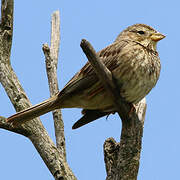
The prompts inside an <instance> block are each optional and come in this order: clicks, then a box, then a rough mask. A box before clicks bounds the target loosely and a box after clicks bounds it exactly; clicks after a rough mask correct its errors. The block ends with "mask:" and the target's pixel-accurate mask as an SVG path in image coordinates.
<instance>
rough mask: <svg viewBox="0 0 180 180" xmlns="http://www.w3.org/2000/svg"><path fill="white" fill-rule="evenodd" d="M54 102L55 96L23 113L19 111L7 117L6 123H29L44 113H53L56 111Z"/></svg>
mask: <svg viewBox="0 0 180 180" xmlns="http://www.w3.org/2000/svg"><path fill="white" fill-rule="evenodd" d="M56 100H57V96H54V97H52V98H49V99H48V100H46V101H44V102H42V103H40V104H37V105H35V106H32V107H30V108H28V109H25V110H23V111H20V112H18V113H16V114H14V115H12V116H10V117H8V118H7V120H6V121H7V122H10V123H12V124H13V125H18V124H22V123H24V122H26V121H29V120H31V119H33V118H36V117H38V116H41V115H43V114H45V113H48V112H50V111H53V110H55V109H56V107H55V101H56Z"/></svg>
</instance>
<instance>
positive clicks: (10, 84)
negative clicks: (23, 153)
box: [0, 0, 76, 180]
mask: <svg viewBox="0 0 180 180" xmlns="http://www.w3.org/2000/svg"><path fill="white" fill-rule="evenodd" d="M13 4H14V1H13V0H2V1H1V24H0V82H1V84H2V86H3V87H4V89H5V91H6V93H7V95H8V96H9V98H10V100H11V102H12V104H13V106H14V108H15V109H16V111H20V110H23V109H25V108H28V107H30V106H31V104H30V101H29V99H28V98H27V96H26V94H25V92H24V90H23V88H22V86H21V84H20V82H19V80H18V78H17V76H16V74H15V73H14V71H13V69H12V67H11V64H10V54H11V45H12V34H13ZM0 128H4V129H7V130H9V131H13V132H16V133H19V134H22V135H25V136H26V137H28V138H29V139H30V140H31V142H32V143H33V145H34V146H35V148H36V150H37V151H38V152H39V154H40V156H41V157H42V159H43V161H44V162H45V164H46V165H47V167H48V169H49V170H50V172H51V173H52V175H53V176H54V178H55V179H66V180H72V179H73V180H74V179H76V178H75V176H74V175H73V173H72V171H71V169H70V168H69V166H68V164H67V163H66V161H65V160H64V157H63V156H62V155H61V153H60V152H59V150H58V149H57V147H56V146H55V145H54V143H53V141H52V140H51V138H50V137H49V136H48V133H47V131H46V129H45V128H44V126H43V125H42V123H41V121H40V119H39V118H36V119H34V120H32V121H30V122H29V123H25V124H23V125H21V126H19V127H13V126H12V125H10V124H8V123H6V122H5V118H4V117H0ZM12 153H13V151H12ZM22 166H23V165H22Z"/></svg>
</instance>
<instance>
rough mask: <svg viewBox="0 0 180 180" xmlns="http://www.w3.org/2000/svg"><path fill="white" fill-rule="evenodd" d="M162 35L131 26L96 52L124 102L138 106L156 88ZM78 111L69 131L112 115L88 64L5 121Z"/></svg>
mask: <svg viewBox="0 0 180 180" xmlns="http://www.w3.org/2000/svg"><path fill="white" fill-rule="evenodd" d="M163 38H165V35H163V34H161V33H160V32H158V31H156V30H155V29H154V28H152V27H151V26H149V25H146V24H134V25H131V26H129V27H127V28H126V29H125V30H123V31H122V32H121V33H120V34H119V35H118V36H117V38H116V39H115V41H114V42H113V43H112V44H110V45H109V46H107V47H105V48H104V49H102V50H100V51H98V52H97V55H98V56H99V58H100V60H101V61H102V62H103V63H104V64H105V66H106V67H107V68H108V69H109V70H110V71H111V73H112V74H113V77H114V78H115V79H116V83H117V84H116V85H117V86H118V88H119V89H118V92H119V94H120V95H121V97H122V98H123V99H124V100H125V101H127V102H128V103H132V104H135V103H138V102H139V101H140V100H141V99H143V98H144V97H145V96H146V95H147V94H148V93H149V92H150V91H151V89H152V88H153V87H154V86H155V85H156V83H157V81H158V79H159V75H160V70H161V63H160V58H159V55H158V52H157V42H158V41H160V40H162V39H163ZM62 108H82V109H83V110H82V114H83V116H82V118H81V119H79V120H78V121H77V122H76V123H75V124H74V125H73V126H72V129H76V128H79V127H81V126H83V125H85V124H87V123H89V122H92V121H94V120H96V119H98V118H100V117H102V116H106V115H109V114H111V113H114V112H116V109H115V107H114V106H113V103H112V100H111V97H110V96H109V94H108V93H107V92H106V90H105V89H104V87H103V85H102V83H101V82H100V80H99V79H98V77H97V75H96V73H95V71H94V69H93V68H92V66H91V64H90V63H89V62H87V63H86V64H85V65H84V66H83V67H82V69H81V70H80V71H79V72H77V73H76V74H75V75H74V76H73V78H72V79H71V80H70V81H69V82H68V83H67V84H66V85H65V87H64V88H63V89H62V90H61V91H59V92H58V93H57V95H55V96H53V97H51V98H49V99H47V100H46V101H43V102H42V103H40V104H37V105H35V106H32V107H30V108H28V109H25V110H23V111H20V112H17V113H16V114H14V115H12V116H10V117H8V118H7V120H6V121H7V122H9V123H12V124H13V125H17V124H21V122H22V120H23V122H25V121H29V120H31V119H33V118H35V117H38V116H41V115H43V114H45V113H48V112H50V111H53V110H55V109H62Z"/></svg>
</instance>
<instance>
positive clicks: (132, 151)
mask: <svg viewBox="0 0 180 180" xmlns="http://www.w3.org/2000/svg"><path fill="white" fill-rule="evenodd" d="M81 48H82V49H83V51H84V53H85V54H86V56H87V58H88V60H89V62H90V63H91V65H92V66H93V68H94V70H95V72H96V74H97V76H98V77H99V79H100V81H101V82H102V84H103V85H104V88H105V89H106V91H107V93H109V95H111V98H112V103H113V104H114V106H115V107H116V109H117V112H118V114H119V116H120V117H121V119H122V131H121V141H120V144H118V143H116V142H115V140H113V139H112V138H110V139H107V140H106V141H105V143H104V155H105V163H106V171H107V178H106V179H107V180H135V179H137V174H138V169H139V159H140V151H141V140H142V134H143V124H144V117H145V111H146V103H145V99H143V100H142V101H141V102H140V103H139V104H138V105H137V106H135V109H136V111H133V112H131V113H130V115H129V112H130V110H131V108H132V107H133V106H132V105H130V104H129V103H127V102H125V101H124V100H123V99H122V97H120V94H119V93H118V92H119V91H118V87H117V86H116V79H115V78H114V77H113V74H112V73H111V72H110V71H109V70H108V69H107V67H106V66H105V65H104V64H103V62H102V61H100V58H99V57H98V55H97V54H96V52H95V50H94V49H93V47H92V46H91V44H90V43H89V42H88V41H86V40H85V39H83V40H82V41H81ZM140 119H141V120H140Z"/></svg>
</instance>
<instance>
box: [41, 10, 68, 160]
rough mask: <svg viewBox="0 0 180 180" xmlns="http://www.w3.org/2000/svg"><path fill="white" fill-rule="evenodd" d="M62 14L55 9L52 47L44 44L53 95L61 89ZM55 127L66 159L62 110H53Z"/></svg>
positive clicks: (52, 22) (62, 153)
mask: <svg viewBox="0 0 180 180" xmlns="http://www.w3.org/2000/svg"><path fill="white" fill-rule="evenodd" d="M59 29H60V16H59V11H55V12H54V13H53V15H52V21H51V47H50V48H49V46H48V45H47V44H44V45H43V51H44V55H45V57H46V71H47V76H48V82H49V89H50V95H51V97H52V96H54V95H56V94H57V93H58V91H59V88H58V80H57V64H58V53H59V42H60V31H59ZM53 119H54V128H55V136H56V145H57V148H58V150H59V151H60V154H61V155H62V156H63V157H64V159H65V160H66V149H65V136H64V123H63V120H62V114H61V110H60V109H58V110H55V111H53Z"/></svg>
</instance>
